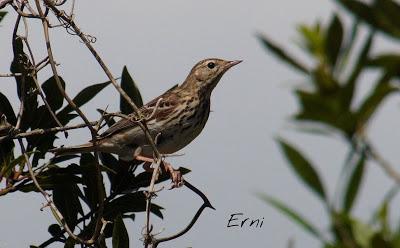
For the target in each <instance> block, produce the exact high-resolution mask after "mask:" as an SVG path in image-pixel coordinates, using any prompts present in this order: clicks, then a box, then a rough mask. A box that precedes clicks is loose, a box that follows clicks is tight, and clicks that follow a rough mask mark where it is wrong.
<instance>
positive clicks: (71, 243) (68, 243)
mask: <svg viewBox="0 0 400 248" xmlns="http://www.w3.org/2000/svg"><path fill="white" fill-rule="evenodd" d="M74 247H75V240H74V239H73V238H72V237H68V239H67V241H65V245H64V248H74Z"/></svg>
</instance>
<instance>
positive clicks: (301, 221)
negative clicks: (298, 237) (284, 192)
mask: <svg viewBox="0 0 400 248" xmlns="http://www.w3.org/2000/svg"><path fill="white" fill-rule="evenodd" d="M258 196H259V197H260V198H261V199H262V200H264V201H265V202H267V203H268V204H270V205H271V206H272V207H274V208H275V209H277V210H278V211H280V212H281V213H283V214H284V215H286V216H287V217H288V218H289V219H291V220H292V221H293V222H294V223H296V224H298V225H299V226H300V227H302V228H303V229H304V230H305V231H307V232H309V233H310V234H311V235H313V236H314V237H316V238H317V239H319V240H321V241H322V242H324V238H323V236H322V234H321V233H320V232H319V231H318V229H317V228H316V227H315V226H314V225H313V224H311V223H310V222H309V221H308V220H306V219H305V218H304V217H303V216H301V215H300V214H298V213H297V212H296V211H294V210H293V209H291V208H289V207H288V206H286V204H284V203H283V202H281V201H279V200H277V199H275V198H273V197H271V196H269V195H266V194H261V193H260V194H258Z"/></svg>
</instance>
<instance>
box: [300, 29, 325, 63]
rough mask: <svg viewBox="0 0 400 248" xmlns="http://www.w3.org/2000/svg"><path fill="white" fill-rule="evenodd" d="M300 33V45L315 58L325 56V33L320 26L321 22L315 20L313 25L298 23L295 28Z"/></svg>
mask: <svg viewBox="0 0 400 248" xmlns="http://www.w3.org/2000/svg"><path fill="white" fill-rule="evenodd" d="M297 30H298V32H299V33H300V35H301V43H300V45H301V46H302V47H303V48H304V49H305V50H306V51H308V53H310V55H312V56H314V57H316V58H323V57H324V56H325V34H324V32H323V30H322V28H321V23H320V22H317V23H315V24H314V26H309V25H303V24H302V25H299V26H298V28H297Z"/></svg>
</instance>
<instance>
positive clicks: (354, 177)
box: [343, 153, 365, 212]
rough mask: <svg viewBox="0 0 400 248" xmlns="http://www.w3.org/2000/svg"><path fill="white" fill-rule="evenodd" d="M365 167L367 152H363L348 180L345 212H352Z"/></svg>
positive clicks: (344, 205)
mask: <svg viewBox="0 0 400 248" xmlns="http://www.w3.org/2000/svg"><path fill="white" fill-rule="evenodd" d="M364 167H365V154H364V153H362V154H361V157H360V158H359V159H358V161H357V164H356V165H355V167H354V169H353V172H352V174H351V176H350V178H349V181H348V182H347V185H346V188H345V194H344V202H343V209H344V211H345V212H350V210H351V209H352V207H353V205H354V201H355V199H356V197H357V195H358V190H359V188H360V185H361V182H362V179H363V175H364Z"/></svg>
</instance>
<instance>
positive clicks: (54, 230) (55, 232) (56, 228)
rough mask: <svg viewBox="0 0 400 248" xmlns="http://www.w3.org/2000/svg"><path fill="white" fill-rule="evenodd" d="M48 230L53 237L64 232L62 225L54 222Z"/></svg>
mask: <svg viewBox="0 0 400 248" xmlns="http://www.w3.org/2000/svg"><path fill="white" fill-rule="evenodd" d="M47 231H48V232H49V233H50V234H51V236H53V237H59V236H60V234H62V230H61V227H60V225H58V224H52V225H50V226H49V228H48V229H47Z"/></svg>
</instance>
